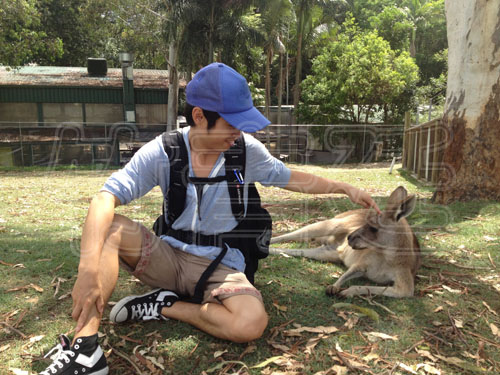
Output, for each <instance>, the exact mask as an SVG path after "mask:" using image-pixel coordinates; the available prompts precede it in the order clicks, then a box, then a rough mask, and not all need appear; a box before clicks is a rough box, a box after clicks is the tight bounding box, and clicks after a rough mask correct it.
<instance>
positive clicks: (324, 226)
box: [271, 218, 350, 244]
mask: <svg viewBox="0 0 500 375" xmlns="http://www.w3.org/2000/svg"><path fill="white" fill-rule="evenodd" d="M349 232H350V230H349V229H348V228H346V226H345V222H344V220H343V219H335V218H333V219H330V220H324V221H320V222H318V223H314V224H309V225H306V226H305V227H303V228H300V229H297V230H296V231H293V232H291V233H287V234H283V235H281V236H277V237H273V238H271V243H272V244H273V243H280V242H285V241H302V242H307V241H311V240H314V239H321V240H322V242H326V241H327V239H328V238H330V240H329V241H328V242H337V241H332V239H333V238H336V237H343V238H344V237H345V236H347V234H348V233H349Z"/></svg>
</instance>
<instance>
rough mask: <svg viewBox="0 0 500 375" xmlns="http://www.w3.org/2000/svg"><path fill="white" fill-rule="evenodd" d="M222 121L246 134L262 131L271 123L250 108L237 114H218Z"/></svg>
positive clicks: (255, 109)
mask: <svg viewBox="0 0 500 375" xmlns="http://www.w3.org/2000/svg"><path fill="white" fill-rule="evenodd" d="M219 115H221V116H222V118H223V119H224V120H226V121H227V122H229V123H230V124H231V125H232V126H234V127H235V128H236V129H239V130H242V131H244V132H247V133H255V132H256V131H258V130H261V129H264V128H265V127H266V126H267V125H269V124H270V123H271V121H269V120H268V119H267V118H266V117H265V116H264V115H263V114H262V113H260V111H259V110H258V109H257V108H255V107H252V108H250V109H249V110H247V111H244V112H237V113H220V112H219Z"/></svg>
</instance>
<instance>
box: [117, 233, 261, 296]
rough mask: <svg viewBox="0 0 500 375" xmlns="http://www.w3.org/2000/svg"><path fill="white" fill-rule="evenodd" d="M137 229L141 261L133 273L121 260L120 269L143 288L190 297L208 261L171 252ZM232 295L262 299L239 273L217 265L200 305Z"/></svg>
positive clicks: (149, 235) (176, 250)
mask: <svg viewBox="0 0 500 375" xmlns="http://www.w3.org/2000/svg"><path fill="white" fill-rule="evenodd" d="M139 225H140V226H141V232H142V248H141V258H140V260H139V262H138V263H137V266H136V268H135V270H134V269H132V268H131V267H130V266H129V265H128V264H126V263H125V262H124V261H123V260H122V259H120V266H121V267H122V268H123V269H125V270H126V271H127V272H129V273H131V274H132V275H134V276H135V277H137V278H138V279H139V280H140V281H141V282H143V283H144V284H146V285H149V286H151V287H154V288H163V289H167V290H171V291H173V292H175V293H178V294H179V295H182V296H189V297H191V296H193V294H194V289H195V287H196V283H197V282H198V280H199V278H200V276H201V274H202V273H203V271H205V270H206V268H207V267H208V265H209V264H210V263H211V260H210V259H207V258H204V257H199V256H196V255H193V254H190V253H187V252H185V251H182V250H178V249H175V248H173V247H171V246H170V245H169V244H168V243H167V242H165V241H163V240H161V239H160V238H159V237H157V236H155V235H154V234H153V233H151V232H150V231H149V230H148V229H147V228H146V227H145V226H143V225H141V224H139ZM236 295H251V296H254V297H256V298H258V299H259V300H260V301H262V295H261V294H260V292H259V291H258V290H257V289H256V288H255V287H254V286H253V285H252V284H251V283H250V282H249V281H248V280H247V278H246V276H245V274H244V273H243V272H240V271H236V270H233V269H231V268H229V267H226V266H224V265H222V264H219V266H218V267H217V268H216V270H215V271H214V272H213V273H212V275H211V276H210V277H209V278H208V280H207V286H206V289H205V293H204V296H203V303H207V302H216V303H220V302H221V301H222V300H224V299H226V298H229V297H233V296H236Z"/></svg>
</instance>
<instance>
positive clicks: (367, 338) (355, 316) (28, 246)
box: [0, 164, 500, 374]
mask: <svg viewBox="0 0 500 375" xmlns="http://www.w3.org/2000/svg"><path fill="white" fill-rule="evenodd" d="M291 167H292V168H297V169H302V170H307V171H310V172H313V173H315V174H318V175H322V176H326V177H330V178H333V179H336V180H342V181H346V182H349V183H352V184H354V185H356V186H359V187H363V188H365V189H366V190H367V191H369V192H370V194H372V196H373V197H374V198H375V199H376V200H377V201H378V202H379V204H380V206H382V207H383V206H384V204H385V201H386V199H387V197H388V195H389V193H390V192H391V191H392V190H393V189H394V188H395V187H396V186H398V185H403V186H405V187H406V188H407V190H409V191H410V192H411V193H414V194H417V195H418V197H419V201H418V204H417V208H416V211H415V212H414V213H413V215H412V216H411V217H410V223H411V224H412V226H413V227H414V230H415V232H416V234H417V236H418V238H419V240H420V242H421V246H422V249H423V255H424V259H423V266H422V268H421V269H420V270H419V272H418V281H417V286H416V296H415V297H414V298H409V299H403V300H398V299H391V298H385V297H376V298H375V297H374V298H371V299H370V298H359V297H356V298H352V299H346V300H343V299H339V298H331V297H327V296H326V295H325V293H324V291H325V287H326V286H327V285H328V284H330V283H331V282H332V281H333V280H334V279H336V278H337V277H338V276H339V275H340V274H341V273H342V272H343V271H344V268H343V267H341V266H338V265H333V264H326V263H320V262H317V261H312V260H307V259H303V258H284V257H280V256H269V257H268V258H266V259H265V260H263V261H262V262H261V263H260V269H259V272H258V273H257V275H256V285H257V287H258V288H259V289H260V290H261V292H262V294H263V297H264V301H265V304H266V309H267V311H268V313H269V315H270V322H269V326H268V329H267V330H266V332H265V334H264V336H263V337H262V338H261V339H259V340H257V341H255V342H253V343H249V344H233V343H229V342H226V341H223V340H219V339H216V338H213V337H211V336H209V335H207V334H205V333H203V332H200V331H198V330H197V329H195V328H192V327H190V326H189V325H187V324H184V323H181V322H176V321H168V322H161V323H160V322H152V323H147V324H133V325H125V326H115V325H112V324H111V323H109V322H108V321H106V320H105V321H104V322H103V324H102V326H101V334H102V335H103V336H102V337H101V342H102V346H103V349H104V351H105V352H106V354H107V355H108V363H109V364H110V365H111V373H112V374H134V373H138V372H137V371H141V373H143V374H155V373H158V374H163V373H165V374H201V373H207V374H210V373H216V374H222V373H228V374H229V373H240V374H241V373H251V374H260V373H262V374H272V373H273V372H274V373H276V374H279V373H288V374H294V373H296V374H316V373H318V374H335V373H338V372H340V373H342V371H345V370H346V369H349V373H358V372H359V373H363V372H367V373H373V374H384V373H385V374H391V373H392V374H398V373H400V374H408V373H411V371H414V372H415V373H418V374H437V373H441V374H469V373H483V372H484V373H487V372H490V373H498V372H499V370H500V367H499V362H500V350H499V348H500V336H499V334H498V333H496V331H495V329H496V328H497V327H500V318H499V316H498V314H499V313H500V299H499V293H500V276H499V274H498V269H497V267H498V265H500V255H499V249H500V203H499V202H469V203H456V204H452V205H450V206H439V205H434V204H432V203H430V198H431V196H432V193H433V190H432V188H431V187H428V186H424V185H422V184H420V183H419V182H417V181H416V180H414V179H413V178H412V177H411V176H408V175H407V174H406V173H405V172H404V171H402V170H400V169H395V170H394V172H393V174H388V166H387V165H385V164H376V165H369V166H353V167H344V168H328V167H316V166H307V169H306V168H305V167H303V166H298V165H292V166H291ZM111 172H112V171H110V170H99V169H95V168H94V169H92V168H87V169H80V168H77V169H75V168H60V169H57V170H44V169H40V168H32V169H29V170H16V169H9V170H6V169H3V170H0V191H1V199H0V280H1V285H0V374H11V373H22V372H19V371H20V370H17V371H18V372H16V370H15V369H22V370H27V371H31V372H37V371H41V370H42V369H44V368H45V366H46V364H47V363H46V362H44V361H42V360H41V356H42V353H44V352H46V351H47V350H48V349H49V348H51V347H52V346H53V345H54V341H55V338H56V336H57V334H59V333H61V332H64V333H71V331H72V329H73V326H74V325H73V322H72V321H71V318H70V316H69V314H70V310H71V298H70V296H69V293H70V292H71V288H72V285H73V283H74V280H75V271H76V269H77V265H78V253H79V240H80V235H81V227H82V224H83V222H84V220H85V215H86V211H87V208H88V204H89V202H90V200H91V198H92V196H93V195H95V193H96V192H97V191H98V190H99V188H100V187H101V186H102V184H103V183H104V181H105V180H106V178H107V177H108V176H109V174H110V173H111ZM260 191H261V192H262V196H263V201H264V203H265V204H266V205H267V207H268V209H269V210H270V212H271V213H272V215H273V217H274V230H275V232H276V233H280V232H288V231H291V230H294V229H296V228H298V227H300V226H302V225H304V224H306V223H311V222H314V221H316V220H319V219H326V218H329V217H331V216H333V215H335V214H337V213H339V212H342V211H345V210H347V209H351V208H355V207H354V206H353V205H352V203H350V202H349V201H348V200H346V199H345V198H343V197H342V196H333V195H328V196H308V195H303V194H298V193H291V192H288V191H284V190H281V189H277V188H262V189H260ZM161 202H162V198H161V193H160V191H159V190H158V189H154V190H153V191H152V192H151V193H150V194H148V195H147V196H145V197H143V198H142V199H140V200H137V201H134V202H133V203H132V204H130V205H129V206H125V207H119V209H118V211H119V212H120V213H122V214H124V215H126V216H128V217H131V218H133V219H135V220H138V221H141V222H143V223H144V224H145V225H147V226H151V225H152V223H153V222H154V219H155V218H156V216H157V215H158V213H159V212H160V211H161ZM300 245H301V244H295V245H292V246H300ZM355 282H357V283H360V282H363V280H358V281H353V283H355ZM146 290H147V288H146V287H144V286H141V285H139V284H138V283H137V282H136V281H135V280H134V279H133V278H131V277H130V276H128V275H127V274H125V273H121V276H120V279H119V284H118V287H117V288H116V290H115V292H114V294H113V297H112V300H114V301H116V300H118V299H120V298H121V297H124V296H126V295H128V294H132V293H133V294H137V293H141V292H144V291H146ZM56 292H57V293H56ZM55 293H56V294H55ZM339 302H348V303H351V304H352V305H354V306H349V305H340V307H336V306H335V304H337V303H339ZM360 308H364V309H365V312H368V315H366V314H364V313H363V312H362V310H360ZM366 309H369V310H366ZM107 311H109V308H108V310H107ZM376 315H378V319H377V317H376ZM297 325H301V326H303V327H312V328H314V327H319V326H324V327H336V328H337V329H338V331H337V332H334V333H329V334H321V333H318V332H307V331H305V332H301V333H298V334H296V335H295V336H290V334H291V333H290V332H289V331H290V330H291V329H293V328H295V327H296V326H297ZM9 327H10V328H9ZM369 332H377V333H384V334H386V335H388V336H390V337H391V338H388V337H385V336H384V337H385V338H382V339H381V338H379V337H376V336H373V335H369V334H368V333H369ZM273 357H278V358H275V359H274V361H273V362H271V363H267V364H265V363H264V362H265V361H266V360H268V359H270V358H273ZM131 362H133V365H132V364H131ZM263 363H264V364H263ZM259 364H260V365H262V366H261V367H254V366H258V365H259ZM400 364H402V365H400ZM424 364H425V365H424ZM134 366H135V367H134ZM335 366H336V367H335ZM405 366H406V367H405ZM161 367H163V370H162V369H161Z"/></svg>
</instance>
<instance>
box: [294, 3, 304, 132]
mask: <svg viewBox="0 0 500 375" xmlns="http://www.w3.org/2000/svg"><path fill="white" fill-rule="evenodd" d="M301 6H302V5H301ZM303 32H304V10H301V12H300V14H299V19H298V20H297V57H296V58H295V86H294V88H293V109H294V112H293V120H292V121H293V123H294V124H296V123H297V108H298V107H299V101H300V83H301V82H302V38H303Z"/></svg>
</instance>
